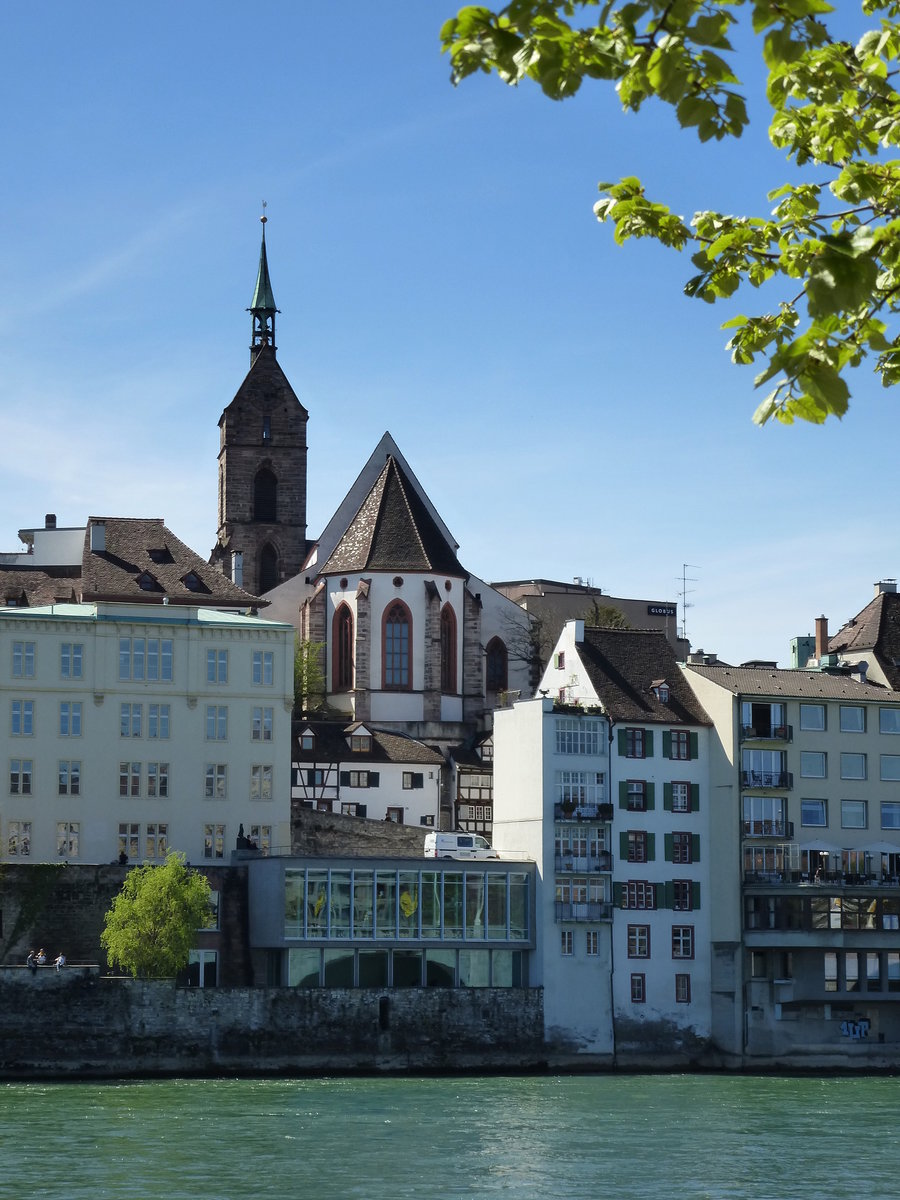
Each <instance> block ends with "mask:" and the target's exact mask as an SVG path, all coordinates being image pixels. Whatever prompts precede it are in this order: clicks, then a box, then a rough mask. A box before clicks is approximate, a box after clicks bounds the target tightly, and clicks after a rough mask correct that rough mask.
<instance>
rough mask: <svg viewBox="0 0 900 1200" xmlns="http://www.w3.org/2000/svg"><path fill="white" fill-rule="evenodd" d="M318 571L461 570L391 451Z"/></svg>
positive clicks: (457, 572) (447, 572)
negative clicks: (355, 512)
mask: <svg viewBox="0 0 900 1200" xmlns="http://www.w3.org/2000/svg"><path fill="white" fill-rule="evenodd" d="M319 570H320V572H321V574H323V575H334V574H337V573H338V572H343V571H346V572H348V573H352V572H357V571H434V572H436V573H439V574H444V575H457V576H459V575H463V576H464V575H465V574H466V572H465V571H464V570H463V568H462V567H461V566H460V562H459V559H458V558H457V557H456V551H455V549H454V547H453V546H451V544H450V543H449V542H448V541H447V539H446V538H445V537H444V535H443V534H442V533H441V531H440V530H439V529H438V527H437V524H436V523H435V521H434V518H433V517H432V516H431V513H430V512H429V511H428V509H427V507H426V506H425V504H424V503H423V502H422V499H421V497H420V496H419V494H418V492H417V491H416V489H415V488H414V487H413V485H412V483H411V482H410V480H409V479H408V478H407V476H406V473H405V472H404V470H403V468H402V467H401V465H400V464H399V463H398V462H397V460H396V458H394V457H393V455H391V456H390V457H389V458H388V460H387V462H386V463H385V464H384V469H383V470H382V472H381V474H380V475H379V476H378V478H377V479H376V481H375V483H374V484H373V486H372V489H371V490H370V492H369V494H368V495H367V496H366V498H365V500H364V501H363V502H362V505H361V506H360V509H359V511H358V512H357V514H356V516H355V517H354V518H353V520H352V521H351V522H350V524H349V526H348V527H347V531H346V532H345V533H344V535H343V537H342V538H341V540H340V541H339V542H338V544H337V546H336V547H335V549H334V552H333V553H332V555H331V557H330V558H329V559H328V561H327V563H325V564H323V565H322V566H321V567H320V568H319Z"/></svg>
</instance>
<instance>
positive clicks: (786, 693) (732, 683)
mask: <svg viewBox="0 0 900 1200" xmlns="http://www.w3.org/2000/svg"><path fill="white" fill-rule="evenodd" d="M687 669H688V670H689V671H694V672H695V673H696V674H697V675H702V676H703V678H704V679H711V680H712V681H713V682H714V683H717V684H718V685H719V686H720V687H723V688H726V689H727V690H728V691H729V692H731V693H732V695H734V696H772V697H773V698H774V699H776V700H784V699H796V700H855V701H856V702H857V703H860V702H862V701H864V700H880V701H881V703H882V704H883V703H885V702H886V701H889V702H891V703H894V704H896V703H897V702H900V696H898V695H897V694H895V693H894V692H892V691H890V690H889V689H888V688H883V687H879V686H878V685H877V684H874V683H859V682H857V680H855V679H851V677H850V676H849V674H843V673H842V674H832V673H831V672H830V671H802V670H797V671H790V670H787V669H785V668H781V669H778V670H774V671H773V670H772V669H771V668H769V667H762V668H760V667H726V666H721V665H716V666H700V665H699V664H697V665H695V664H694V663H689V664H688V668H687Z"/></svg>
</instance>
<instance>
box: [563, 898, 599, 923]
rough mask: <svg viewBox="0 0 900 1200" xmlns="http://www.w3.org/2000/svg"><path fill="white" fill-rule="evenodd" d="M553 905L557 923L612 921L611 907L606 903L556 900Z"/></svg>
mask: <svg viewBox="0 0 900 1200" xmlns="http://www.w3.org/2000/svg"><path fill="white" fill-rule="evenodd" d="M555 904H556V919H557V921H611V920H612V905H611V904H610V903H608V902H607V901H600V900H585V901H571V902H570V901H567V900H557V901H555Z"/></svg>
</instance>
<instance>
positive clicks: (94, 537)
mask: <svg viewBox="0 0 900 1200" xmlns="http://www.w3.org/2000/svg"><path fill="white" fill-rule="evenodd" d="M105 551H106V522H105V521H91V554H103V553H105Z"/></svg>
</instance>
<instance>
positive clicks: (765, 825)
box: [742, 820, 794, 838]
mask: <svg viewBox="0 0 900 1200" xmlns="http://www.w3.org/2000/svg"><path fill="white" fill-rule="evenodd" d="M742 828H743V831H744V837H767V838H770V837H774V838H792V837H793V836H794V822H793V821H783V820H773V821H744V822H742Z"/></svg>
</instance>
